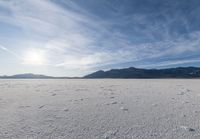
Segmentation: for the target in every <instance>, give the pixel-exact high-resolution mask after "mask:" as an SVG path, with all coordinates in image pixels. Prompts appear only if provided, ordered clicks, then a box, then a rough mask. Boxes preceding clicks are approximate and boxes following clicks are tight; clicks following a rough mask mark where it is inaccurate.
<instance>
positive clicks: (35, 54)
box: [23, 49, 46, 65]
mask: <svg viewBox="0 0 200 139" xmlns="http://www.w3.org/2000/svg"><path fill="white" fill-rule="evenodd" d="M23 61H24V62H23V63H24V64H28V65H43V64H45V61H46V60H45V54H44V51H42V50H39V49H31V50H28V51H26V52H25V56H24V59H23Z"/></svg>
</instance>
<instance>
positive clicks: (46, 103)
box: [0, 79, 200, 139]
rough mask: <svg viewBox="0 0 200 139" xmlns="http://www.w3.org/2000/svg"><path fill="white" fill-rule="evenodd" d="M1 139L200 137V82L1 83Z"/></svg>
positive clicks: (145, 80)
mask: <svg viewBox="0 0 200 139" xmlns="http://www.w3.org/2000/svg"><path fill="white" fill-rule="evenodd" d="M0 139H200V80H198V79H196V80H195V79H69V80H50V79H49V80H32V79H30V80H0Z"/></svg>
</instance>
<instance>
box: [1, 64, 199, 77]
mask: <svg viewBox="0 0 200 139" xmlns="http://www.w3.org/2000/svg"><path fill="white" fill-rule="evenodd" d="M93 78H127V79H128V78H135V79H137V78H200V67H177V68H168V69H142V68H135V67H130V68H123V69H111V70H108V71H103V70H99V71H96V72H94V73H91V74H88V75H86V76H84V77H53V76H46V75H40V74H32V73H26V74H16V75H12V76H6V75H5V76H0V79H93Z"/></svg>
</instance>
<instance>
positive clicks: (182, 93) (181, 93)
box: [177, 92, 185, 95]
mask: <svg viewBox="0 0 200 139" xmlns="http://www.w3.org/2000/svg"><path fill="white" fill-rule="evenodd" d="M184 94H185V93H184V92H180V93H178V94H177V95H184Z"/></svg>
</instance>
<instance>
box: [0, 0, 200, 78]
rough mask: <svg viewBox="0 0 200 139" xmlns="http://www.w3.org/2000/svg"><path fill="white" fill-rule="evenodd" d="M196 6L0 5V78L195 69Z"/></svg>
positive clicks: (19, 0) (139, 2)
mask: <svg viewBox="0 0 200 139" xmlns="http://www.w3.org/2000/svg"><path fill="white" fill-rule="evenodd" d="M199 13H200V1H199V0H0V75H13V74H21V73H35V74H45V75H52V76H69V77H72V76H83V75H86V74H88V73H91V72H94V71H97V70H108V69H112V68H126V67H138V68H171V67H179V66H182V67H185V66H200V14H199Z"/></svg>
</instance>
